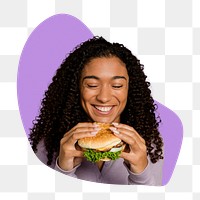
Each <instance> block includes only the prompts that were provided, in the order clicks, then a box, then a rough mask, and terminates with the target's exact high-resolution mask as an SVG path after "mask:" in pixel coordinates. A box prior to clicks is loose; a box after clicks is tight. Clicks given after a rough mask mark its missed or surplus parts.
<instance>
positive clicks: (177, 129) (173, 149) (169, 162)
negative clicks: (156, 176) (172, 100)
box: [155, 101, 183, 185]
mask: <svg viewBox="0 0 200 200" xmlns="http://www.w3.org/2000/svg"><path fill="white" fill-rule="evenodd" d="M155 103H156V104H157V105H158V110H157V114H158V115H159V116H160V117H161V120H162V123H161V124H160V126H159V131H160V133H161V135H162V138H163V141H164V165H163V177H162V185H166V184H167V183H168V182H169V180H170V178H171V176H172V174H173V171H174V168H175V165H176V161H177V159H178V155H179V152H180V149H181V144H182V140H183V126H182V123H181V120H180V119H179V117H178V116H177V115H176V114H175V113H174V112H173V111H171V110H170V109H169V108H167V107H166V106H164V105H162V104H161V103H159V102H156V101H155Z"/></svg>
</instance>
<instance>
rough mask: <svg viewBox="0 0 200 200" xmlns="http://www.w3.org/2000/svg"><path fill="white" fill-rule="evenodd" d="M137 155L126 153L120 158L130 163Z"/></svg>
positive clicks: (122, 153)
mask: <svg viewBox="0 0 200 200" xmlns="http://www.w3.org/2000/svg"><path fill="white" fill-rule="evenodd" d="M134 156H135V154H134V153H132V154H131V155H130V153H126V152H121V154H120V157H121V158H123V159H124V160H127V161H130V160H133V159H134Z"/></svg>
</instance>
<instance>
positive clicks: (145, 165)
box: [29, 37, 163, 185]
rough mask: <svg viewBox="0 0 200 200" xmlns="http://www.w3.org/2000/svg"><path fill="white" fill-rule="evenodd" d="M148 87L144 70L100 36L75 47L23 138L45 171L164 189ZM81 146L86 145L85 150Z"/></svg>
mask: <svg viewBox="0 0 200 200" xmlns="http://www.w3.org/2000/svg"><path fill="white" fill-rule="evenodd" d="M149 86H150V83H149V82H147V81H146V75H145V74H144V72H143V65H141V64H140V61H139V60H138V59H137V58H136V57H135V56H134V55H133V54H132V53H131V51H130V50H128V49H127V48H126V47H124V46H123V45H122V44H118V43H113V44H112V43H110V42H107V41H106V40H105V39H103V38H102V37H94V38H92V39H90V40H88V41H86V42H84V43H82V44H80V45H79V46H78V47H76V48H75V50H74V51H73V52H71V53H70V54H69V56H68V57H67V58H66V59H65V60H64V61H63V63H62V64H61V66H60V68H59V69H58V70H57V72H56V74H55V76H54V77H53V79H52V83H51V84H50V85H49V87H48V90H47V91H46V92H45V96H44V99H43V100H42V104H41V109H40V114H39V116H37V117H36V119H35V121H34V124H33V128H32V129H31V133H30V137H29V140H30V143H31V145H32V148H33V150H34V152H35V153H36V155H37V156H38V158H39V159H40V160H41V161H42V162H43V163H45V164H47V165H48V166H50V167H51V168H53V169H55V170H57V171H59V172H62V173H64V174H66V175H69V176H73V177H76V178H80V179H83V180H88V181H95V182H100V183H109V184H144V185H162V165H163V149H162V148H163V141H162V138H161V136H160V133H159V131H158V126H159V122H160V118H156V115H155V110H156V105H155V104H154V100H153V98H152V97H151V90H150V89H149ZM102 127H107V128H106V129H105V131H104V132H109V135H110V134H111V135H112V137H108V136H106V134H102ZM85 138H87V139H85ZM88 138H89V139H88ZM96 138H98V141H96ZM102 138H103V139H102ZM109 138H112V139H113V140H114V141H117V143H116V142H115V143H113V144H111V143H112V142H110V141H109V140H110V139H109ZM81 140H83V141H89V144H88V143H87V144H84V145H86V146H85V148H86V147H87V148H89V147H90V148H89V150H88V151H86V149H84V148H81V147H80V146H79V145H80V144H81V142H80V141H81ZM91 141H93V142H91ZM94 141H95V143H97V144H98V145H97V146H98V147H92V146H94ZM102 141H104V142H105V143H106V145H105V146H103V142H102ZM92 143H93V145H91V144H92ZM108 144H109V145H108ZM122 146H124V148H122ZM125 146H126V147H125ZM113 149H114V150H113ZM87 156H89V157H90V160H87V159H86V158H85V157H87ZM91 156H92V157H91ZM102 156H103V157H102ZM94 160H95V163H94V162H93V161H94ZM91 161H92V162H91ZM105 161H106V162H105Z"/></svg>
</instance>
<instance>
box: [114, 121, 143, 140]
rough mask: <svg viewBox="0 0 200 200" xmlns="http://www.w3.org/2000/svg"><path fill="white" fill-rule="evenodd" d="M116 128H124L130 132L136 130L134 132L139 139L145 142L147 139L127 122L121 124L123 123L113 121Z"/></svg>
mask: <svg viewBox="0 0 200 200" xmlns="http://www.w3.org/2000/svg"><path fill="white" fill-rule="evenodd" d="M112 124H113V125H114V126H115V127H116V128H124V129H127V130H129V133H131V132H134V134H135V135H136V136H137V137H138V139H139V140H140V141H141V142H142V143H143V144H145V143H146V142H145V140H144V139H143V138H142V137H141V135H140V134H139V133H138V132H137V131H136V130H135V129H134V128H133V127H131V126H128V125H126V124H121V123H112Z"/></svg>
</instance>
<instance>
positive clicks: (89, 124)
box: [64, 122, 98, 136]
mask: <svg viewBox="0 0 200 200" xmlns="http://www.w3.org/2000/svg"><path fill="white" fill-rule="evenodd" d="M87 127H88V128H95V127H98V125H97V124H96V123H92V122H81V123H78V124H77V125H76V126H74V127H73V128H72V129H71V130H69V131H68V132H67V133H65V135H68V134H69V133H72V132H73V131H75V130H76V129H77V128H87ZM65 135H64V136H65Z"/></svg>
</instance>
